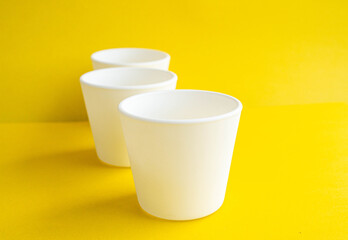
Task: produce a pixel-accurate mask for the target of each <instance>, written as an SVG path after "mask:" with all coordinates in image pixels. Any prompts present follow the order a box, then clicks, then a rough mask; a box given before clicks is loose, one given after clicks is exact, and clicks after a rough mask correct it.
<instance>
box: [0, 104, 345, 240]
mask: <svg viewBox="0 0 348 240" xmlns="http://www.w3.org/2000/svg"><path fill="white" fill-rule="evenodd" d="M347 114H348V105H347V104H340V103H337V104H314V105H303V106H284V107H262V108H254V109H249V108H245V109H244V110H243V113H242V118H241V122H240V129H239V132H238V136H237V142H236V146H235V152H234V156H233V161H232V166H231V172H230V177H229V184H228V187H227V192H226V199H225V202H224V204H223V206H222V207H221V209H220V210H219V211H217V212H216V213H214V214H212V215H211V216H209V217H206V218H203V219H199V220H195V221H187V222H171V221H166V220H161V219H158V218H154V217H152V216H150V215H148V214H146V213H145V212H143V211H142V210H141V208H140V206H139V204H138V202H137V198H136V194H135V188H134V184H133V179H132V173H131V170H130V169H129V168H116V167H110V166H107V165H105V164H102V163H100V161H99V160H98V158H97V155H96V153H95V150H94V146H93V140H92V136H91V132H90V129H89V126H88V123H87V122H75V123H25V124H0V132H1V133H2V134H1V135H0V145H1V146H2V148H1V160H0V180H1V181H0V188H1V193H2V196H1V198H0V209H1V214H0V238H1V239H122V238H126V239H141V238H149V239H178V238H179V239H217V238H221V239H223V238H230V239H267V240H271V239H282V240H283V239H315V240H319V239H335V240H338V239H345V237H346V236H347V234H348V232H347V229H348V228H347V226H348V211H347V209H348V205H347V202H348V193H347V191H346V189H347V182H348V178H347V172H348V164H347V163H348V152H347V150H348V149H347V145H346V143H347V142H348V139H347V136H348V128H347V127H348V115H347Z"/></svg>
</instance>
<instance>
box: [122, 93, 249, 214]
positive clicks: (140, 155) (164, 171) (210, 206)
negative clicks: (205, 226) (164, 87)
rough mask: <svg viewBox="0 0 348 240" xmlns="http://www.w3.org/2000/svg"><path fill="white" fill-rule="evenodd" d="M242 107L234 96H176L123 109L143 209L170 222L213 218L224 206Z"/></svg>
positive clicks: (139, 100)
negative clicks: (206, 217)
mask: <svg viewBox="0 0 348 240" xmlns="http://www.w3.org/2000/svg"><path fill="white" fill-rule="evenodd" d="M241 110H242V104H241V103H240V101H239V100H237V99H236V98H234V97H231V96H229V95H225V94H221V93H216V92H208V91H200V90H175V91H159V92H153V93H145V94H140V95H137V96H133V97H130V98H127V99H125V100H124V101H122V102H121V103H120V105H119V111H120V113H121V123H122V127H123V132H124V135H125V139H126V144H127V148H128V154H129V157H130V163H131V168H132V172H133V178H134V182H135V187H136V192H137V196H138V200H139V203H140V206H141V207H142V208H143V209H144V210H145V211H146V212H148V213H150V214H152V215H154V216H156V217H159V218H164V219H170V220H190V219H196V218H201V217H204V216H207V215H209V214H211V213H213V212H215V211H216V210H217V209H219V208H220V206H221V205H222V203H223V201H224V197H225V191H226V185H227V180H228V175H229V170H230V164H231V158H232V153H233V148H234V143H235V139H236V134H237V129H238V123H239V118H240V114H241Z"/></svg>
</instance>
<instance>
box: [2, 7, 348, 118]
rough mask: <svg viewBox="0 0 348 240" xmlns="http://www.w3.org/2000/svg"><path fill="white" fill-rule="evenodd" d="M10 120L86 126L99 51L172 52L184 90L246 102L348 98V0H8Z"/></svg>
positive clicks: (6, 111) (5, 98) (5, 59)
mask: <svg viewBox="0 0 348 240" xmlns="http://www.w3.org/2000/svg"><path fill="white" fill-rule="evenodd" d="M0 9H1V10H0V11H1V12H0V29H1V39H0V44H1V45H0V46H1V49H2V51H1V54H0V66H1V79H2V81H1V87H0V100H1V101H0V109H1V111H0V121H3V122H4V121H6V122H7V121H69V120H86V119H87V116H86V113H85V109H84V104H83V99H82V94H81V90H80V86H79V77H80V75H81V74H83V73H84V72H86V71H89V70H91V68H92V67H91V63H90V55H91V53H93V52H94V51H97V50H101V49H106V48H115V47H145V48H155V49H160V50H163V51H166V52H168V53H169V54H170V55H171V56H172V62H171V66H170V69H171V70H172V71H174V72H176V73H177V74H178V77H179V81H178V88H196V89H206V90H213V91H220V92H224V93H227V94H231V95H233V96H235V97H237V98H239V99H240V100H241V101H242V102H243V104H244V106H247V107H249V106H264V105H284V104H299V103H301V104H302V103H318V102H337V101H341V102H342V101H346V102H347V101H348V94H347V89H348V81H347V79H348V67H347V62H348V17H347V11H348V2H347V1H342V0H334V1H309V0H301V1H299V0H286V1H267V0H266V1H241V0H236V1H227V0H225V1H221V0H215V1H206V0H196V1H187V0H185V1H184V0H178V1H165V0H155V1H154V0H152V1H143V0H135V1H133V0H130V1H117V0H99V1H90V0H88V1H86V0H64V1H41V0H40V1H39V0H32V1H24V0H19V1H1V3H0Z"/></svg>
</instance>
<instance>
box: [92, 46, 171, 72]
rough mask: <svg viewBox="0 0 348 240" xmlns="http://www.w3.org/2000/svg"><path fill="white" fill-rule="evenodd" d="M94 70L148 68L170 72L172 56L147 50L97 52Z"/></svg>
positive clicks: (120, 49) (93, 58)
mask: <svg viewBox="0 0 348 240" xmlns="http://www.w3.org/2000/svg"><path fill="white" fill-rule="evenodd" d="M91 58H92V63H93V68H94V69H100V68H110V67H147V68H156V69H163V70H168V67H169V61H170V56H169V55H168V54H167V53H165V52H162V51H158V50H154V49H145V48H114V49H106V50H101V51H98V52H95V53H93V54H92V56H91Z"/></svg>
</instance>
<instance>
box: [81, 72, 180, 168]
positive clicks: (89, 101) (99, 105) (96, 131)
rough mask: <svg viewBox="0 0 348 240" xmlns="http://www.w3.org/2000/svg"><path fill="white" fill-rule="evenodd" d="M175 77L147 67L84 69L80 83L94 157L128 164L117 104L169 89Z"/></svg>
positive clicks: (173, 86) (114, 162)
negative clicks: (136, 95)
mask: <svg viewBox="0 0 348 240" xmlns="http://www.w3.org/2000/svg"><path fill="white" fill-rule="evenodd" d="M176 81H177V76H176V75H175V74H174V73H172V72H169V71H165V70H158V69H148V68H107V69H100V70H95V71H92V72H88V73H86V74H84V75H82V76H81V79H80V82H81V87H82V92H83V96H84V100H85V105H86V109H87V114H88V118H89V122H90V125H91V129H92V133H93V138H94V142H95V147H96V151H97V154H98V157H99V158H100V159H101V160H102V161H103V162H105V163H108V164H112V165H115V166H122V167H128V166H129V160H128V154H127V150H126V145H125V142H124V137H123V133H122V129H121V123H120V119H119V112H118V110H117V106H118V105H119V103H120V102H121V101H122V100H123V99H125V98H127V97H130V96H133V95H135V94H139V93H145V92H150V91H158V90H173V89H175V87H176Z"/></svg>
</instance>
